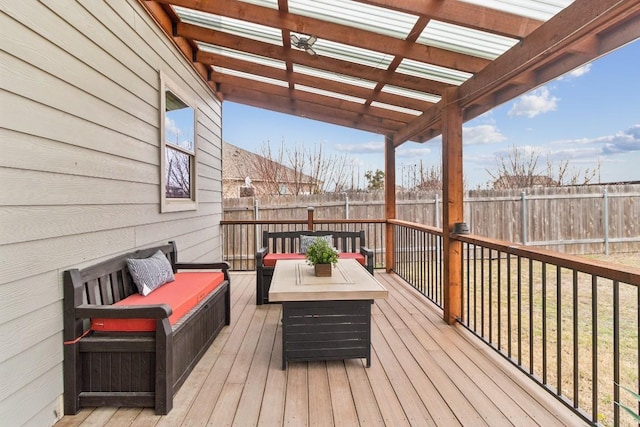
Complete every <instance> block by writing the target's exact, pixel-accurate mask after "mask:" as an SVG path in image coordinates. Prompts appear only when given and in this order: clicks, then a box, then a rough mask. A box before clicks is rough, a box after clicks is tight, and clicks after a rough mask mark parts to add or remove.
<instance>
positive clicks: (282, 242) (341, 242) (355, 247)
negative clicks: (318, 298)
mask: <svg viewBox="0 0 640 427" xmlns="http://www.w3.org/2000/svg"><path fill="white" fill-rule="evenodd" d="M319 236H330V237H329V238H330V240H332V244H333V246H334V247H335V248H336V249H338V252H339V257H340V258H342V259H345V258H353V259H355V260H356V261H358V262H359V263H360V264H362V265H363V266H364V267H365V268H366V269H367V270H368V271H369V273H371V274H373V251H372V250H371V249H369V248H367V247H366V244H365V237H364V230H360V231H331V230H318V231H268V230H265V231H263V232H262V247H261V248H260V249H258V252H256V304H257V305H261V304H266V303H268V302H269V288H270V287H271V278H272V277H273V269H274V268H275V266H276V262H277V261H278V260H280V259H304V258H305V252H306V249H305V248H304V246H305V244H304V242H303V241H304V240H307V241H308V239H312V240H313V239H315V238H317V237H319Z"/></svg>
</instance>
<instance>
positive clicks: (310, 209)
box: [307, 206, 315, 231]
mask: <svg viewBox="0 0 640 427" xmlns="http://www.w3.org/2000/svg"><path fill="white" fill-rule="evenodd" d="M314 210H315V209H314V207H313V206H309V207H308V208H307V230H309V231H313V211H314Z"/></svg>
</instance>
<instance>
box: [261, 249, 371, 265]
mask: <svg viewBox="0 0 640 427" xmlns="http://www.w3.org/2000/svg"><path fill="white" fill-rule="evenodd" d="M339 256H340V258H342V259H348V258H353V259H355V260H356V261H358V262H359V263H360V264H362V265H366V260H365V259H364V255H362V254H361V253H356V252H340V255H339ZM279 259H304V254H272V253H268V254H267V255H265V257H264V260H263V263H264V266H265V267H275V266H276V261H278V260H279Z"/></svg>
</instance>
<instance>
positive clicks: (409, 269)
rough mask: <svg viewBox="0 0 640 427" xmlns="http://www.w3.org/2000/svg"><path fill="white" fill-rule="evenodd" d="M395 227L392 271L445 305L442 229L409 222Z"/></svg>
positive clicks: (438, 304)
mask: <svg viewBox="0 0 640 427" xmlns="http://www.w3.org/2000/svg"><path fill="white" fill-rule="evenodd" d="M391 222H392V224H393V227H394V240H395V242H394V245H393V259H394V263H393V271H394V273H396V274H397V275H398V276H400V277H402V278H403V279H404V280H405V281H406V282H407V283H409V284H410V285H411V286H413V287H414V288H416V289H417V290H418V291H419V292H421V293H422V294H423V295H424V296H425V297H427V298H428V299H429V300H431V301H432V302H433V303H435V304H436V305H437V306H438V307H440V308H443V307H442V265H443V264H442V230H440V229H438V228H433V227H427V226H424V225H420V224H415V223H411V222H406V221H391Z"/></svg>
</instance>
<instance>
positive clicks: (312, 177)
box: [253, 141, 354, 195]
mask: <svg viewBox="0 0 640 427" xmlns="http://www.w3.org/2000/svg"><path fill="white" fill-rule="evenodd" d="M353 168H354V163H353V162H352V161H351V160H350V159H349V158H348V157H347V156H346V155H344V156H337V155H330V156H326V155H325V153H324V151H323V146H322V144H318V145H315V144H314V145H313V147H312V148H309V147H305V146H304V145H296V146H294V147H285V144H284V141H283V142H282V144H281V146H280V149H279V150H278V152H274V151H273V150H272V149H271V145H270V143H269V142H268V141H267V142H266V143H264V144H263V146H262V149H261V155H260V156H257V157H256V158H255V162H254V164H253V169H254V171H255V174H256V175H257V176H258V177H259V178H257V179H260V180H261V181H262V182H263V183H264V185H265V187H267V188H268V191H269V192H270V193H271V194H280V193H281V190H282V188H283V187H286V188H287V190H288V193H291V194H296V195H298V194H309V193H311V194H321V193H327V192H333V191H335V192H343V191H349V190H351V189H350V188H348V187H349V182H350V181H351V183H353V182H354V176H353ZM350 171H351V175H350Z"/></svg>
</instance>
